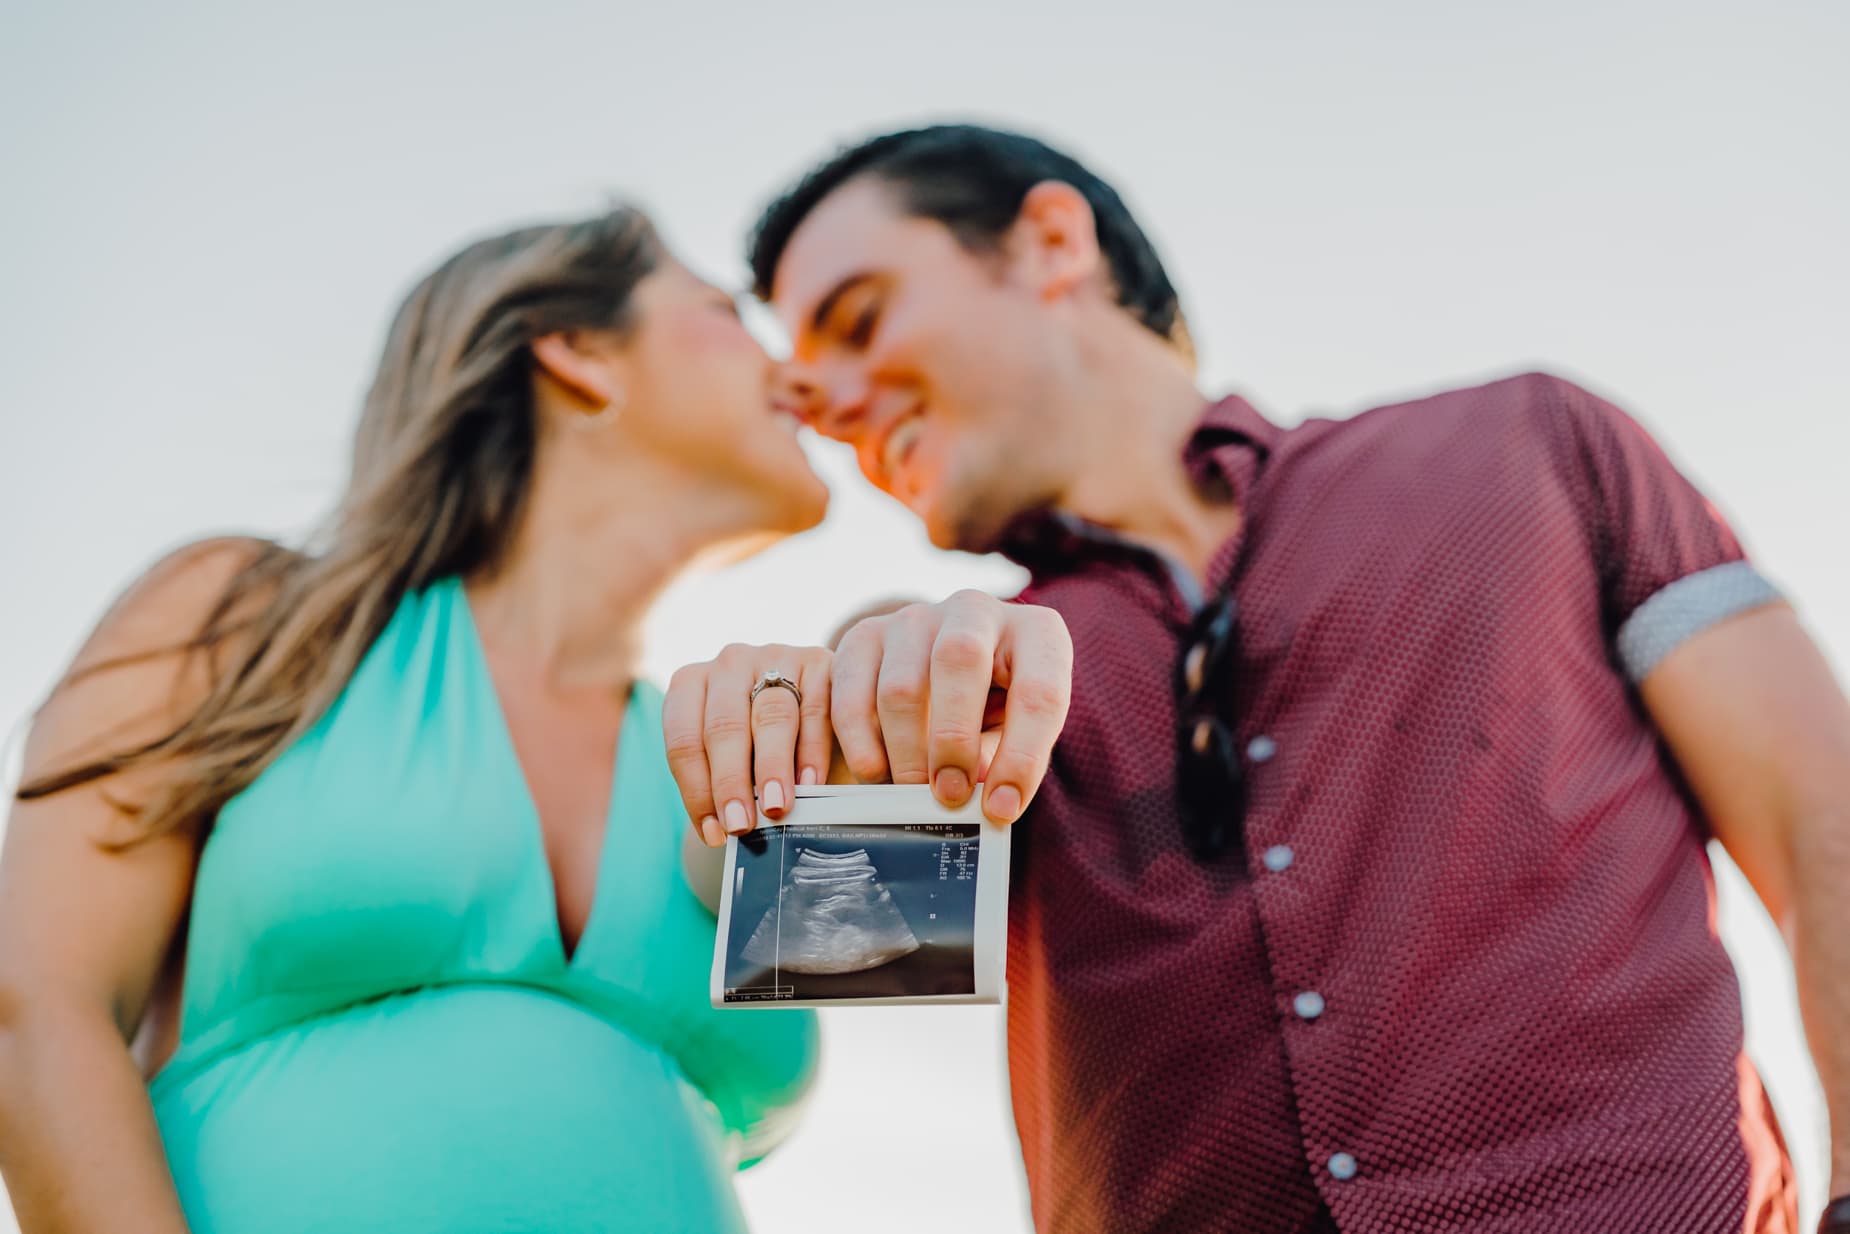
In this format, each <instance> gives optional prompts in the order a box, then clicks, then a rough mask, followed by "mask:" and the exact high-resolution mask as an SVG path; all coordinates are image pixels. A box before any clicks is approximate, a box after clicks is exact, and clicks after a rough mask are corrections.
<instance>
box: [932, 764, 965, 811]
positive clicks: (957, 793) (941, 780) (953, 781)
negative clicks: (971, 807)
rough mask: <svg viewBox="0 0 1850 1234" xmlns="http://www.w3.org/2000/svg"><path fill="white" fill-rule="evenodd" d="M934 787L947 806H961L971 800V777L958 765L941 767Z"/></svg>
mask: <svg viewBox="0 0 1850 1234" xmlns="http://www.w3.org/2000/svg"><path fill="white" fill-rule="evenodd" d="M932 788H933V791H934V792H935V793H936V794H937V797H938V800H939V801H942V802H943V803H944V804H945V805H947V806H960V805H962V804H963V803H964V802H966V801H968V800H970V777H969V776H967V775H965V774H964V773H963V771H962V770H961V769H959V768H956V767H940V768H939V769H938V778H937V780H936V782H935V783H934V784H933V786H932Z"/></svg>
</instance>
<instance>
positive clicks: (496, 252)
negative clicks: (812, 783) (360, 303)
mask: <svg viewBox="0 0 1850 1234" xmlns="http://www.w3.org/2000/svg"><path fill="white" fill-rule="evenodd" d="M661 255H662V250H661V245H660V243H659V241H658V240H657V238H656V235H655V231H654V229H653V228H652V227H651V226H650V224H649V221H648V220H647V218H645V217H644V216H643V215H642V214H640V213H639V212H637V211H635V210H633V209H629V208H627V207H618V208H615V209H612V210H610V211H608V212H606V213H604V214H601V215H598V216H596V217H593V218H589V219H585V220H582V221H579V222H572V223H560V224H553V225H547V226H540V227H529V228H524V229H521V230H519V231H512V232H508V233H506V234H503V235H499V236H495V237H492V238H490V239H486V240H481V241H478V242H476V243H474V244H471V245H469V246H468V247H467V248H465V249H463V250H462V251H461V252H459V253H457V254H456V255H455V256H453V257H451V258H450V259H449V260H448V261H446V262H444V263H443V265H441V266H440V267H438V268H437V269H436V270H435V271H434V272H432V273H431V274H430V275H429V276H428V277H427V278H425V279H424V280H423V281H422V282H421V283H419V284H418V285H417V287H416V288H414V289H413V290H412V292H411V294H410V295H409V296H408V297H407V298H406V300H405V302H404V304H403V305H402V306H401V307H400V308H399V310H398V314H397V316H396V317H395V318H394V319H393V322H392V327H391V331H390V333H389V334H388V335H387V337H386V344H385V352H384V354H383V355H382V356H381V357H380V360H379V368H378V372H377V374H376V376H375V377H374V380H373V384H372V388H371V390H370V392H369V393H368V394H367V397H366V405H365V409H364V412H363V414H362V415H361V417H360V424H359V428H358V431H357V432H356V433H355V436H354V442H353V461H352V470H351V474H350V478H349V481H348V485H347V490H346V493H345V495H344V496H343V498H342V500H341V502H340V504H339V505H338V507H337V508H336V511H335V513H334V517H333V518H332V519H331V520H330V522H329V525H328V527H327V529H326V530H325V532H324V533H323V534H322V536H321V537H320V543H319V544H318V545H316V546H314V547H312V548H308V549H291V548H286V547H283V546H281V545H278V544H268V543H266V544H264V545H263V546H262V547H261V548H260V549H258V550H257V551H256V552H255V553H254V554H253V557H252V560H251V561H250V562H249V563H248V564H247V565H246V566H245V567H244V568H243V569H242V570H241V571H240V572H239V573H238V574H237V576H236V577H235V578H234V579H233V580H232V582H231V583H230V585H229V586H228V587H227V589H226V591H225V593H224V595H223V596H222V597H221V598H220V600H219V602H218V603H217V605H216V606H215V607H214V608H213V610H212V612H211V614H210V615H209V616H208V618H207V620H206V621H205V623H204V625H203V626H202V628H201V629H200V630H199V632H198V634H197V635H196V636H195V637H194V638H193V639H192V640H191V641H190V642H187V643H185V644H183V645H182V646H180V647H175V648H166V649H157V650H156V651H155V652H152V653H144V654H141V655H137V656H135V657H134V659H137V660H145V659H147V658H149V656H150V655H152V654H160V653H161V652H180V653H183V654H185V655H187V656H201V657H204V659H205V663H206V664H207V665H208V666H209V673H208V680H209V683H210V684H209V687H208V689H207V692H206V694H205V697H204V699H203V701H202V702H200V703H199V705H198V706H197V707H196V708H195V709H194V710H193V711H192V712H191V713H190V715H188V717H187V718H186V719H185V721H184V722H182V723H181V724H180V725H179V726H178V727H177V728H175V729H173V730H172V731H171V732H169V733H167V734H165V735H164V736H162V737H160V738H158V739H156V740H153V741H149V742H146V743H143V744H140V745H135V746H132V747H130V748H126V749H120V750H115V751H112V752H110V753H108V754H106V755H103V756H101V757H96V758H92V759H89V760H88V761H80V762H78V763H77V764H76V765H73V766H70V767H66V768H62V769H58V770H54V771H52V772H50V773H49V774H46V775H42V776H39V777H37V778H36V779H33V780H31V781H29V782H27V783H25V784H23V785H21V787H20V789H19V798H20V799H21V800H22V801H30V800H34V799H37V798H43V797H49V796H52V795H54V794H57V793H60V792H63V791H65V790H67V789H71V788H75V787H77V786H79V785H83V784H91V783H95V782H98V781H102V780H106V779H108V778H109V777H111V776H113V775H116V774H117V773H119V772H123V771H127V770H129V769H132V768H137V767H145V766H150V765H156V764H158V765H159V766H160V767H161V774H160V775H159V776H158V782H159V787H158V788H156V789H155V790H154V792H153V793H152V795H151V796H150V797H149V799H148V800H147V801H145V802H143V803H141V804H140V805H138V806H135V807H128V806H126V805H125V806H123V807H122V808H123V809H124V810H125V811H127V812H129V813H132V814H133V815H134V819H135V823H136V827H135V829H134V833H135V838H136V839H137V840H139V839H145V838H148V837H152V836H156V835H160V834H163V833H166V832H171V831H175V830H179V829H185V828H196V827H202V826H205V825H209V823H210V821H211V820H212V819H213V818H214V817H215V816H216V815H217V813H218V810H219V808H220V807H221V806H223V805H224V804H225V802H227V801H229V800H230V799H231V798H232V797H234V796H235V795H237V793H239V792H240V791H242V790H243V789H244V788H245V787H246V786H248V785H249V784H250V783H251V781H253V780H255V779H256V778H257V776H258V775H259V774H260V773H261V772H262V771H263V769H264V768H265V767H267V766H269V764H270V763H271V762H272V761H274V760H275V758H276V757H277V755H279V754H280V753H281V752H282V751H283V750H285V749H287V748H288V747H289V746H290V745H291V744H293V743H294V742H295V741H296V739H297V738H299V737H300V736H302V734H303V733H305V732H306V731H307V730H308V729H309V728H310V727H312V726H313V725H314V723H315V721H316V720H317V719H318V718H319V717H320V716H321V714H322V713H323V712H324V711H326V710H327V708H328V706H329V704H331V703H332V702H333V701H334V699H335V698H336V696H338V695H339V694H340V692H341V690H343V689H344V688H345V687H346V684H347V682H348V681H349V680H350V679H351V678H352V676H353V673H354V671H355V670H356V669H357V668H358V667H359V664H360V661H361V659H362V657H364V655H365V654H366V651H367V649H368V648H369V647H370V646H371V645H372V643H373V641H374V640H375V639H377V638H378V637H379V634H380V633H381V631H383V630H384V628H385V626H386V623H387V622H388V621H389V620H390V619H391V616H392V613H393V611H394V610H395V609H396V608H397V606H398V604H399V603H400V601H401V600H402V599H403V598H404V596H405V595H406V594H407V593H409V592H412V591H416V590H420V589H422V588H424V587H426V586H428V585H429V584H431V583H433V582H436V581H437V580H439V579H442V578H445V577H448V576H450V575H455V574H467V573H470V572H473V571H476V570H479V569H483V568H492V567H493V566H494V565H496V564H497V563H498V561H499V559H500V557H501V555H502V554H503V553H504V552H505V550H506V548H507V545H508V544H509V542H510V540H511V537H512V535H513V533H514V530H515V528H516V526H517V525H518V523H519V520H520V517H521V515H522V512H523V510H524V508H525V505H526V500H527V493H528V489H529V486H530V483H531V478H532V473H533V460H534V453H535V447H536V442H537V439H538V433H537V425H536V422H535V409H534V406H533V363H534V361H533V358H532V352H531V345H532V343H533V342H534V340H535V339H538V338H540V337H541V336H543V335H546V334H551V333H555V332H559V331H565V330H590V329H598V330H611V331H619V332H621V331H624V330H626V329H627V328H628V327H629V326H630V325H631V324H632V322H631V320H630V316H631V313H630V308H631V296H632V293H633V292H634V291H635V289H636V286H637V284H638V283H640V282H641V281H642V280H643V279H644V278H645V277H646V276H647V275H648V274H649V273H650V272H651V271H653V270H654V269H655V267H656V265H657V264H658V262H659V261H660V260H661ZM122 663H124V661H122V660H116V661H107V662H103V663H99V664H95V665H91V666H89V667H87V668H85V669H83V670H82V671H81V673H79V674H76V675H74V676H72V677H67V678H66V680H65V681H64V682H62V683H60V686H59V688H63V686H65V685H68V684H70V683H71V682H73V681H75V680H77V679H78V677H80V676H90V675H94V674H96V673H100V672H107V671H108V670H109V669H110V668H112V667H114V666H116V665H120V664H122Z"/></svg>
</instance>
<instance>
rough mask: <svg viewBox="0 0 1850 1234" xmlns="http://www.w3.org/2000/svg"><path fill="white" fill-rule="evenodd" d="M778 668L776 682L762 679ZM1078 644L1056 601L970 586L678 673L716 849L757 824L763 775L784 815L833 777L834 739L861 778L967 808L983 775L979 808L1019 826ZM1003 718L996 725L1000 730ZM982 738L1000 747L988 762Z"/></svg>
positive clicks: (686, 756) (682, 739) (674, 748)
mask: <svg viewBox="0 0 1850 1234" xmlns="http://www.w3.org/2000/svg"><path fill="white" fill-rule="evenodd" d="M769 670H777V671H778V672H781V673H783V674H784V675H785V676H787V677H790V678H792V679H794V680H795V681H796V682H797V684H798V688H799V689H800V690H801V692H802V696H803V701H802V705H801V707H798V705H797V700H796V695H795V694H794V693H793V692H792V691H790V690H786V689H784V688H782V687H779V686H773V687H770V688H768V689H765V690H761V691H760V692H759V694H758V697H757V699H756V700H755V701H753V700H751V690H752V686H753V684H754V683H756V682H757V681H758V680H760V678H761V677H762V676H763V674H764V673H765V672H767V671H769ZM1072 685H1073V646H1072V640H1071V638H1070V637H1069V636H1068V635H1067V631H1066V623H1065V622H1063V621H1062V620H1061V619H1060V617H1059V615H1058V614H1057V613H1055V612H1053V610H1051V609H1045V608H1038V607H1034V606H1030V605H1020V604H1009V603H1005V602H1004V601H1001V600H998V599H996V598H995V597H993V596H987V595H984V594H982V593H981V592H975V591H963V592H959V593H958V594H956V595H954V596H952V597H951V598H950V599H948V600H945V601H943V602H942V603H939V604H912V605H907V606H906V607H904V608H901V609H899V610H897V611H895V612H892V613H888V614H883V615H881V616H877V617H870V618H867V619H865V620H863V621H861V622H859V623H857V624H856V625H855V626H853V627H852V628H851V629H850V630H848V632H847V633H846V634H844V635H843V636H842V639H841V644H840V646H839V648H838V649H837V651H836V652H835V654H834V656H833V658H832V660H831V657H830V653H829V652H828V651H826V650H823V649H822V648H817V647H811V648H796V647H746V646H740V645H734V646H731V647H728V648H726V650H725V651H723V652H721V653H720V655H719V656H718V657H717V658H716V659H714V660H710V661H708V662H706V663H704V664H695V665H690V666H688V667H687V668H684V669H682V670H681V671H680V672H678V673H676V674H675V675H674V678H673V680H672V681H670V682H669V685H668V696H667V701H666V703H665V704H664V706H663V710H662V727H663V732H664V737H665V741H666V745H667V750H668V766H669V769H670V770H671V771H672V772H673V773H674V777H675V781H676V783H677V784H678V785H679V786H680V789H681V798H682V801H683V803H684V804H685V805H686V807H687V812H688V816H689V817H690V818H691V819H693V820H694V822H695V824H696V826H697V827H698V828H699V830H700V834H701V837H702V839H704V840H705V841H706V842H707V843H708V844H710V845H718V844H722V843H724V842H725V837H726V833H728V832H731V833H733V834H738V833H741V832H745V831H749V830H751V828H752V826H753V823H754V821H755V819H756V812H755V811H754V810H753V809H752V808H751V807H752V800H753V785H754V784H755V785H757V786H758V788H759V796H760V798H761V801H762V804H763V807H764V813H765V814H766V815H767V816H768V817H771V818H779V817H782V816H783V814H784V813H785V812H786V811H787V810H788V809H789V807H790V803H791V800H792V797H793V794H792V792H791V791H790V790H791V786H792V785H794V784H816V783H821V782H822V780H823V779H825V778H826V776H827V774H828V767H829V762H830V755H831V753H832V750H833V744H832V740H831V729H830V721H831V717H832V719H833V739H834V740H839V741H840V743H841V748H842V754H843V757H844V759H845V760H846V762H847V765H848V767H849V769H850V770H851V771H852V772H853V774H854V775H855V777H856V778H857V779H859V780H861V781H863V782H868V783H878V782H881V781H885V780H891V781H893V782H894V783H896V784H925V783H928V782H929V783H930V784H931V785H932V791H933V793H934V794H935V795H936V796H937V798H938V800H939V801H941V802H943V803H944V804H945V805H948V806H953V807H955V806H961V805H963V804H964V803H965V802H967V801H968V800H969V799H970V794H971V792H972V790H973V788H974V786H975V785H976V784H977V783H978V782H979V781H982V782H983V783H984V785H985V792H984V799H983V812H984V813H985V814H986V815H988V817H989V818H991V819H992V820H994V821H996V822H999V823H1008V822H1013V821H1014V820H1015V819H1016V818H1018V817H1020V815H1021V812H1022V811H1023V810H1024V809H1026V808H1027V804H1028V802H1029V801H1030V800H1032V799H1033V796H1034V793H1035V791H1036V790H1037V789H1038V788H1039V787H1040V784H1041V780H1042V778H1043V777H1044V776H1045V775H1046V774H1047V764H1048V761H1049V760H1050V759H1051V757H1052V754H1053V745H1054V742H1055V741H1056V740H1057V739H1058V738H1059V736H1060V730H1061V728H1062V727H1063V726H1064V725H1065V723H1066V710H1067V704H1068V703H1069V701H1070V700H1071V697H1072ZM998 726H999V731H996V730H997V728H998ZM986 740H993V741H994V742H995V743H996V744H995V751H994V754H993V757H991V758H990V759H989V760H988V761H987V765H985V761H984V759H983V747H984V744H985V741H986Z"/></svg>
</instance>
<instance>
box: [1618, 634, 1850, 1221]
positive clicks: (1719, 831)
mask: <svg viewBox="0 0 1850 1234" xmlns="http://www.w3.org/2000/svg"><path fill="white" fill-rule="evenodd" d="M1639 689H1640V692H1641V694H1642V696H1643V699H1644V703H1645V706H1646V708H1647V709H1648V710H1649V712H1650V714H1651V718H1652V720H1653V721H1654V722H1655V723H1656V725H1657V728H1658V730H1659V731H1660V732H1661V733H1662V734H1663V737H1664V740H1665V742H1666V744H1667V745H1668V746H1669V748H1670V751H1671V754H1672V755H1673V756H1674V757H1675V759H1676V762H1677V765H1678V767H1679V768H1680V769H1681V770H1682V772H1683V775H1684V777H1685V779H1686V780H1687V781H1688V783H1689V785H1690V788H1691V790H1692V791H1693V792H1694V793H1695V795H1696V798H1697V800H1698V802H1699V803H1700V805H1701V806H1702V809H1703V812H1704V813H1705V814H1706V815H1707V816H1708V820H1709V823H1710V826H1711V827H1712V828H1713V829H1714V832H1715V835H1716V838H1717V839H1719V840H1720V841H1721V843H1722V847H1723V848H1725V849H1726V850H1727V851H1728V855H1729V856H1730V857H1731V858H1733V859H1734V862H1735V864H1736V865H1738V866H1740V868H1741V872H1742V873H1743V874H1745V875H1746V876H1747V880H1748V882H1750V883H1751V884H1752V885H1753V888H1754V890H1755V892H1756V893H1757V894H1758V895H1759V896H1760V899H1761V902H1762V903H1764V904H1765V905H1766V908H1767V911H1768V912H1769V913H1770V914H1771V915H1772V917H1773V920H1774V921H1775V922H1776V923H1777V924H1778V925H1779V928H1780V930H1781V932H1782V933H1783V934H1784V935H1785V937H1786V942H1787V945H1788V946H1789V947H1790V948H1791V950H1792V960H1793V967H1794V969H1795V970H1796V973H1797V976H1798V989H1799V1008H1800V1011H1801V1013H1802V1015H1803V1016H1804V1021H1805V1032H1806V1037H1807V1039H1808V1040H1809V1042H1810V1044H1811V1051H1812V1058H1813V1060H1814V1061H1815V1063H1816V1064H1817V1068H1818V1076H1819V1079H1820V1080H1821V1081H1822V1082H1823V1084H1824V1093H1825V1100H1826V1104H1827V1107H1828V1109H1829V1111H1830V1118H1831V1138H1832V1155H1831V1192H1830V1193H1831V1195H1832V1196H1844V1195H1850V703H1847V702H1846V701H1845V698H1844V694H1843V691H1842V690H1841V689H1840V688H1839V687H1838V685H1837V683H1836V681H1835V680H1834V679H1833V678H1832V675H1831V670H1830V667H1829V665H1828V664H1827V663H1826V662H1825V659H1824V657H1823V655H1822V654H1820V652H1819V650H1818V648H1817V646H1816V645H1815V644H1814V643H1813V642H1812V640H1811V639H1810V637H1809V636H1807V634H1806V632H1805V630H1804V628H1803V627H1802V626H1801V625H1800V624H1799V621H1798V618H1797V617H1796V616H1795V615H1794V613H1793V611H1792V610H1791V609H1790V608H1789V607H1787V606H1785V605H1783V604H1776V605H1769V606H1765V607H1761V608H1757V609H1755V610H1753V611H1752V612H1749V613H1745V614H1743V615H1741V616H1737V617H1734V618H1732V619H1730V620H1727V621H1723V622H1721V623H1720V624H1717V625H1714V626H1711V627H1709V628H1708V629H1706V630H1704V631H1702V632H1701V633H1699V634H1696V635H1694V636H1692V637H1690V638H1689V639H1687V640H1686V641H1684V642H1682V643H1681V644H1680V645H1679V646H1677V647H1676V649H1675V650H1673V651H1671V652H1669V653H1668V654H1667V655H1666V656H1665V657H1664V658H1663V659H1662V660H1661V661H1659V662H1658V664H1657V666H1656V667H1655V668H1653V669H1651V671H1650V672H1649V674H1648V675H1647V676H1645V678H1644V679H1643V680H1642V682H1640V685H1639Z"/></svg>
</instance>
